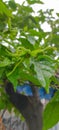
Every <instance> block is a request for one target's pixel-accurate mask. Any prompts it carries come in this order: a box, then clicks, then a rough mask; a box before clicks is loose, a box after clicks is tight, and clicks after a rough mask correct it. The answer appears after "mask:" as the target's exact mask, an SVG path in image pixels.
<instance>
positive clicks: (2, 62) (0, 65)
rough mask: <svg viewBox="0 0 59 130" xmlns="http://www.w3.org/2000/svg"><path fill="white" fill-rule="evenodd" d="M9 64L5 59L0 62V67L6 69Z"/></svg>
mask: <svg viewBox="0 0 59 130" xmlns="http://www.w3.org/2000/svg"><path fill="white" fill-rule="evenodd" d="M10 64H11V61H10V60H9V59H8V58H7V57H6V58H4V60H3V61H0V67H6V66H8V65H10Z"/></svg>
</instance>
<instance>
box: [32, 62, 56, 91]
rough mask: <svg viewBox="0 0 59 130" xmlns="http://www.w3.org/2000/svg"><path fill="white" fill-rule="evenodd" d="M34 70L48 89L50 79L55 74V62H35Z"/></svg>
mask: <svg viewBox="0 0 59 130" xmlns="http://www.w3.org/2000/svg"><path fill="white" fill-rule="evenodd" d="M33 64H34V70H35V72H36V76H37V79H38V80H39V82H40V84H41V85H42V86H44V87H45V88H46V90H48V86H49V79H50V78H51V77H52V76H53V75H54V73H55V71H54V70H53V64H52V65H51V64H50V63H49V62H48V61H39V62H33Z"/></svg>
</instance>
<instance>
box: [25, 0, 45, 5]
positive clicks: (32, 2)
mask: <svg viewBox="0 0 59 130" xmlns="http://www.w3.org/2000/svg"><path fill="white" fill-rule="evenodd" d="M27 2H28V3H29V4H36V3H38V4H43V2H42V1H40V0H27Z"/></svg>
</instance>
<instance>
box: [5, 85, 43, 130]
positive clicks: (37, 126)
mask: <svg viewBox="0 0 59 130" xmlns="http://www.w3.org/2000/svg"><path fill="white" fill-rule="evenodd" d="M31 88H32V92H33V96H26V95H22V94H20V93H17V92H14V89H13V86H12V84H11V83H7V85H6V87H5V90H6V93H7V94H8V95H9V99H10V101H11V102H12V104H13V105H14V106H15V107H16V108H17V109H18V110H19V111H20V112H21V114H22V115H23V117H24V118H25V121H26V123H27V126H28V130H42V127H43V123H42V122H43V121H42V112H43V105H42V104H41V101H40V99H39V95H38V89H37V87H35V86H33V85H32V84H31Z"/></svg>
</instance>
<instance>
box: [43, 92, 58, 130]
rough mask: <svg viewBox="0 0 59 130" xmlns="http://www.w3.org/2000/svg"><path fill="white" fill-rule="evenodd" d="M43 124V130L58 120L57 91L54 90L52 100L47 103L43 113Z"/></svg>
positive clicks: (46, 129)
mask: <svg viewBox="0 0 59 130" xmlns="http://www.w3.org/2000/svg"><path fill="white" fill-rule="evenodd" d="M43 119H44V126H43V130H48V129H49V128H52V127H53V126H54V125H55V124H57V123H58V121H59V91H58V92H56V94H55V96H54V97H53V98H52V100H51V101H50V102H49V103H48V104H47V106H46V108H45V110H44V113H43Z"/></svg>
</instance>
